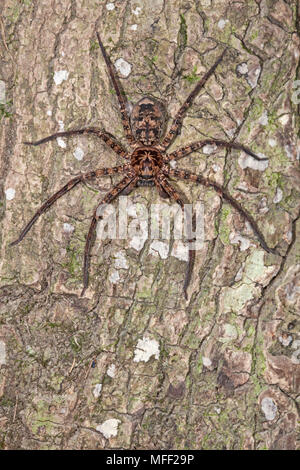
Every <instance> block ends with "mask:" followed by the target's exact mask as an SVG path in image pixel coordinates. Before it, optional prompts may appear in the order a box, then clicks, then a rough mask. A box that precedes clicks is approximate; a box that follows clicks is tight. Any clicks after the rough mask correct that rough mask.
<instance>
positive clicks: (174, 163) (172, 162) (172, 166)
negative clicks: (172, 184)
mask: <svg viewBox="0 0 300 470" xmlns="http://www.w3.org/2000/svg"><path fill="white" fill-rule="evenodd" d="M170 167H171V168H173V169H174V168H176V167H177V162H176V160H171V161H170Z"/></svg>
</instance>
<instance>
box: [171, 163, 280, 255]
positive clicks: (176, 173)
mask: <svg viewBox="0 0 300 470" xmlns="http://www.w3.org/2000/svg"><path fill="white" fill-rule="evenodd" d="M164 173H165V174H166V175H168V176H173V177H175V178H179V179H182V180H185V181H192V182H193V183H199V184H201V185H202V186H206V187H212V188H213V189H214V190H215V191H216V192H217V193H218V194H219V196H220V197H222V198H223V199H224V200H225V201H227V202H228V203H229V204H230V205H231V206H232V207H234V209H236V210H237V211H238V212H239V213H240V214H241V215H242V217H244V219H245V220H247V221H248V222H249V224H250V225H251V227H252V230H253V232H254V233H255V235H256V236H257V238H258V240H259V243H260V245H261V246H262V248H263V249H264V250H265V251H267V252H268V253H272V254H275V255H277V254H278V253H277V252H276V250H274V249H272V248H270V247H269V246H268V244H267V242H266V240H265V238H264V236H263V234H262V232H261V231H260V230H259V228H258V226H257V223H256V222H255V220H254V219H253V217H252V216H251V215H250V214H249V213H248V212H247V211H246V210H245V209H243V207H242V206H241V205H240V203H239V202H237V201H236V200H235V199H234V198H233V197H232V196H231V195H230V194H229V193H228V192H227V190H226V189H225V188H224V187H223V186H221V185H220V184H218V183H215V182H214V181H212V180H210V179H208V178H204V177H203V176H201V175H196V174H194V173H191V172H190V171H187V170H173V169H171V168H169V167H167V165H166V167H164Z"/></svg>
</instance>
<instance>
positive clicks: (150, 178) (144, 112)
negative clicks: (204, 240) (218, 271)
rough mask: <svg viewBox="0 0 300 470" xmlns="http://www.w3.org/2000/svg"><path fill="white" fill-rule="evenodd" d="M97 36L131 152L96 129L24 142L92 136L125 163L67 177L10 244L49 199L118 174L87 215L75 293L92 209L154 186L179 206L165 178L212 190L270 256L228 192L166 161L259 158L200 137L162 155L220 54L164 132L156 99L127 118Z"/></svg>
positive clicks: (137, 106) (86, 257) (86, 272)
mask: <svg viewBox="0 0 300 470" xmlns="http://www.w3.org/2000/svg"><path fill="white" fill-rule="evenodd" d="M97 38H98V42H99V46H100V49H101V52H102V55H103V58H104V60H105V62H106V66H107V69H108V73H109V76H110V79H111V81H112V84H113V86H114V89H115V91H116V95H117V98H118V102H119V107H120V113H121V119H122V124H123V128H124V132H125V136H126V139H127V141H128V144H129V146H130V149H131V151H128V150H127V149H125V148H124V147H123V146H122V145H120V144H119V143H118V142H117V140H116V139H115V137H114V136H113V135H112V134H110V133H108V132H107V131H105V130H104V129H102V128H97V127H88V128H84V129H75V130H70V131H66V132H58V133H56V134H53V135H50V136H48V137H45V138H43V139H41V140H38V141H37V142H25V144H28V145H41V144H43V143H46V142H49V141H51V140H54V139H56V138H58V137H71V136H74V135H79V134H83V135H84V134H85V135H86V134H94V135H95V136H97V137H99V138H100V139H102V140H103V141H104V142H105V143H106V145H107V146H108V147H110V148H111V149H112V150H113V151H114V152H115V153H117V154H118V155H120V156H121V157H122V158H123V159H124V160H125V163H124V165H119V166H116V167H112V168H99V169H96V170H92V171H90V172H88V173H84V174H80V175H78V176H76V177H75V178H73V179H71V180H70V181H69V182H68V183H66V184H65V185H64V186H63V187H62V188H61V189H59V191H57V192H56V193H55V194H53V195H52V196H51V197H50V198H49V199H48V200H47V201H46V202H44V204H43V205H42V206H41V207H40V208H39V209H38V210H37V212H36V213H35V214H34V216H33V217H32V219H31V220H30V221H29V222H28V224H27V225H26V226H25V227H24V229H23V230H22V232H21V233H20V235H19V238H18V239H17V240H15V241H14V242H12V243H11V245H16V244H17V243H20V242H21V240H23V238H24V237H25V235H26V234H27V233H28V231H29V230H30V229H31V227H32V226H33V224H34V223H35V222H36V221H37V219H38V218H39V217H40V215H42V214H43V213H44V212H45V211H47V210H48V209H49V208H50V207H51V206H52V204H53V203H54V202H55V201H57V200H58V199H59V198H60V197H62V196H63V195H64V194H66V193H67V192H68V191H70V190H71V189H73V188H74V187H75V186H76V185H77V184H79V183H82V182H84V181H88V180H92V179H95V178H99V177H102V176H109V175H114V174H119V175H122V176H123V178H122V179H121V181H120V182H119V183H117V184H116V185H115V186H114V187H112V189H111V190H110V191H109V192H108V193H107V194H106V195H105V196H104V197H103V198H102V200H101V201H99V202H98V203H97V206H96V208H95V210H94V213H93V216H92V220H91V224H90V228H89V231H88V235H87V238H86V243H85V250H84V263H83V290H82V293H81V295H83V294H84V292H85V290H86V289H87V287H88V281H89V263H90V251H91V247H92V243H93V240H94V236H95V229H96V225H97V221H98V220H99V218H100V217H101V216H99V215H97V209H98V207H99V206H100V205H101V204H108V203H110V202H112V201H113V200H114V199H116V198H117V197H118V196H119V195H120V194H126V195H128V194H130V193H131V191H132V190H133V189H134V188H135V187H137V186H155V187H156V188H157V190H158V191H159V194H160V196H161V197H164V198H169V199H170V200H173V201H176V203H178V204H179V205H180V206H181V207H182V208H183V207H184V201H183V199H182V197H181V195H180V194H179V193H178V191H177V190H176V189H175V188H174V187H173V185H172V184H171V183H170V178H177V179H181V180H186V181H191V182H193V183H197V184H200V185H203V186H206V187H211V188H213V189H214V190H215V191H217V193H218V194H219V195H220V196H221V197H222V198H223V199H224V200H225V201H226V202H227V203H228V204H230V205H231V206H232V207H233V208H234V209H235V210H237V211H238V212H239V213H240V214H241V215H242V217H243V218H244V219H245V220H247V221H248V222H249V224H250V225H251V227H252V230H253V232H254V233H255V235H256V237H257V239H258V241H259V243H260V245H261V246H262V247H263V248H264V250H266V251H267V252H269V253H275V251H274V250H273V249H271V248H270V247H269V246H268V245H267V243H266V241H265V238H264V236H263V234H262V232H261V231H260V229H259V228H258V226H257V223H256V222H255V220H254V218H253V217H252V216H251V215H250V214H249V213H248V212H247V211H246V210H245V209H244V208H243V207H242V206H241V204H240V203H239V202H238V201H237V200H236V199H234V198H233V197H232V196H231V195H230V194H229V193H228V191H227V190H226V188H224V187H223V186H221V185H220V184H218V183H216V182H214V181H213V180H210V179H208V178H205V177H204V176H202V175H197V174H193V173H191V172H190V171H187V170H182V169H173V168H171V166H170V165H169V163H170V162H171V161H177V160H180V159H181V158H183V157H186V156H187V155H189V154H191V153H193V152H194V151H196V150H200V149H202V148H203V147H204V146H206V145H208V144H214V145H216V146H217V147H223V148H227V149H239V150H243V151H244V152H246V153H247V154H248V155H251V156H252V157H253V158H254V159H255V160H259V161H261V160H266V159H264V158H259V157H258V156H257V155H256V154H255V153H254V152H252V150H251V149H249V148H248V147H246V146H244V145H242V144H240V143H237V142H227V141H225V140H220V139H204V140H201V141H198V142H194V143H191V144H189V145H186V146H185V147H182V148H180V149H178V150H175V151H174V152H172V153H167V149H168V147H169V146H170V144H171V143H172V142H173V141H174V139H175V138H176V136H177V135H178V134H179V133H180V130H181V126H182V121H183V118H184V115H185V113H186V111H187V109H188V108H189V107H190V106H191V104H192V103H193V101H194V99H195V97H196V96H197V95H198V93H199V91H200V89H201V88H202V87H203V86H204V84H205V83H206V81H207V80H208V79H209V77H210V76H211V75H212V74H213V73H214V72H215V70H216V68H217V67H218V65H219V64H220V63H221V61H222V60H223V58H224V55H225V53H226V50H224V51H223V52H222V53H221V55H220V56H219V58H218V59H217V60H216V62H215V63H214V64H213V66H212V67H211V68H210V69H209V70H208V71H207V72H206V73H205V74H204V76H203V77H202V78H201V79H200V80H199V81H198V83H197V85H196V86H195V88H194V89H193V91H192V92H191V93H190V95H189V96H188V97H187V99H186V100H185V102H184V103H183V104H182V105H181V107H180V108H179V110H178V112H177V114H176V115H175V117H174V119H173V123H172V125H171V127H170V129H169V131H168V132H166V131H165V129H166V119H165V117H166V112H165V108H164V106H163V105H162V103H160V102H159V101H158V100H156V99H154V98H152V97H148V96H146V97H144V98H142V99H141V100H140V101H139V102H138V103H137V104H135V105H134V106H133V108H132V111H131V113H130V114H129V113H128V109H129V107H128V103H127V99H126V95H125V93H124V91H123V89H122V86H121V84H120V81H119V79H118V77H117V75H116V72H115V70H114V67H113V65H112V63H111V61H110V58H109V56H108V55H107V53H106V50H105V48H104V46H103V43H102V41H101V38H100V36H99V34H98V33H97ZM194 258H195V252H194V251H193V250H189V260H188V263H187V270H186V275H185V281H184V288H183V289H184V293H185V296H186V298H187V288H188V286H189V283H190V279H191V275H192V270H193V264H194Z"/></svg>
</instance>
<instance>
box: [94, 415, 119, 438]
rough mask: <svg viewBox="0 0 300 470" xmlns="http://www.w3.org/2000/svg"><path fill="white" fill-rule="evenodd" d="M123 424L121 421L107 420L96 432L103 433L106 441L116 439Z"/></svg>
mask: <svg viewBox="0 0 300 470" xmlns="http://www.w3.org/2000/svg"><path fill="white" fill-rule="evenodd" d="M120 423H121V421H120V420H119V419H115V418H112V419H107V420H106V421H104V422H103V423H102V424H99V426H97V427H96V430H97V431H99V432H101V434H103V436H104V437H106V439H109V438H110V437H116V436H117V434H118V426H119V424H120Z"/></svg>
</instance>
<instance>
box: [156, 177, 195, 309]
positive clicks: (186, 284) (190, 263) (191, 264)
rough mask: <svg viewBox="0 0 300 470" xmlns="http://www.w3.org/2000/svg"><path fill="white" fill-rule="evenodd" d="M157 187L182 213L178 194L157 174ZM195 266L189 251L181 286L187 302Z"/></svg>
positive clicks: (192, 253) (182, 203)
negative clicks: (158, 186) (178, 206)
mask: <svg viewBox="0 0 300 470" xmlns="http://www.w3.org/2000/svg"><path fill="white" fill-rule="evenodd" d="M156 183H157V185H160V187H161V190H162V191H163V192H164V193H165V194H166V195H167V196H168V197H169V198H170V199H174V201H175V202H177V204H179V205H180V207H181V209H182V211H183V210H184V201H183V200H182V198H181V196H180V194H179V193H178V192H177V191H176V189H175V188H173V186H172V185H171V184H169V182H168V181H167V179H166V177H165V176H163V175H162V174H159V175H158V176H157V182H156ZM193 241H194V239H189V240H188V242H193ZM194 264H195V250H190V249H189V260H188V265H187V269H186V272H185V279H184V285H183V292H184V296H185V299H186V300H188V295H187V289H188V287H189V284H190V281H191V277H192V273H193V268H194Z"/></svg>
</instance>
